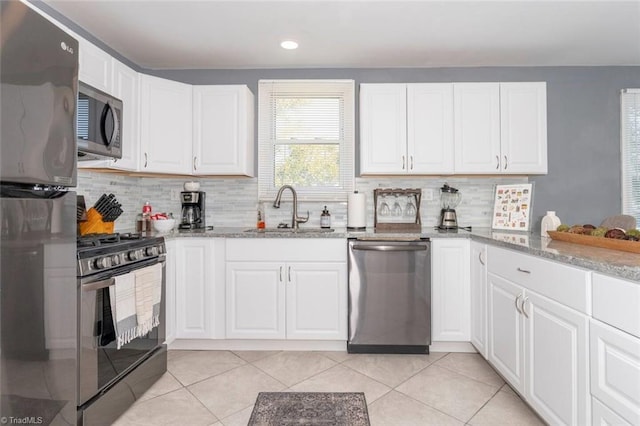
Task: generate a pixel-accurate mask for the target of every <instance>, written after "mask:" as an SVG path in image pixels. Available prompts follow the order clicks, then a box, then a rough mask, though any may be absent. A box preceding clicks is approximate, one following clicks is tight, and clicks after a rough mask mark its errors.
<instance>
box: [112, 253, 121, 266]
mask: <svg viewBox="0 0 640 426" xmlns="http://www.w3.org/2000/svg"><path fill="white" fill-rule="evenodd" d="M111 264H112V265H113V266H118V265H119V264H120V256H118V255H117V254H116V255H114V256H113V257H112V258H111Z"/></svg>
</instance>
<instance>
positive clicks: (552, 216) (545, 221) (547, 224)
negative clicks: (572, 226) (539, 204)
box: [540, 211, 562, 237]
mask: <svg viewBox="0 0 640 426" xmlns="http://www.w3.org/2000/svg"><path fill="white" fill-rule="evenodd" d="M561 223H562V222H561V221H560V218H559V217H558V216H556V212H554V211H548V212H547V215H546V216H545V217H543V218H542V224H541V226H540V235H541V236H543V237H548V236H549V234H547V231H555V230H556V229H557V228H558V226H560V224H561Z"/></svg>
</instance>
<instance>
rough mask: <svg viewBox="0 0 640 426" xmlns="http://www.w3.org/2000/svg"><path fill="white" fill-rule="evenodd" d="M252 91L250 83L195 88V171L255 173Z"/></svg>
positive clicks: (251, 174) (233, 173)
mask: <svg viewBox="0 0 640 426" xmlns="http://www.w3.org/2000/svg"><path fill="white" fill-rule="evenodd" d="M253 104H254V102H253V94H252V93H251V92H250V91H249V89H248V88H247V86H243V85H229V86H195V87H194V88H193V172H194V173H195V174H205V175H215V174H220V175H245V176H254V167H253V151H254V147H253V145H254V143H253V141H254V139H253Z"/></svg>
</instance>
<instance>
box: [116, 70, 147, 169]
mask: <svg viewBox="0 0 640 426" xmlns="http://www.w3.org/2000/svg"><path fill="white" fill-rule="evenodd" d="M112 87H113V95H114V96H115V97H116V98H118V99H120V100H121V101H122V105H123V112H122V114H123V117H122V158H120V159H118V160H115V161H114V162H113V163H112V164H111V166H110V167H111V168H114V169H120V170H132V171H136V170H138V166H139V154H140V102H139V100H140V91H139V88H140V85H139V76H138V73H137V72H136V71H134V70H132V69H131V68H129V67H128V66H126V65H124V64H123V63H121V62H119V61H117V60H116V59H113V86H112Z"/></svg>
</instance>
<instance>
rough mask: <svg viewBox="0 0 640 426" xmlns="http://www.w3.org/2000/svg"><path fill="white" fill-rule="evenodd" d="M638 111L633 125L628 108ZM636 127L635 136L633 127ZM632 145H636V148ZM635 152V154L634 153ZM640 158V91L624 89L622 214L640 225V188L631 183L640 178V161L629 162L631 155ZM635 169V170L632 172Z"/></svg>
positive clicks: (621, 149) (621, 119)
mask: <svg viewBox="0 0 640 426" xmlns="http://www.w3.org/2000/svg"><path fill="white" fill-rule="evenodd" d="M631 104H633V105H634V106H633V107H631V108H635V111H636V117H635V120H636V123H635V124H632V123H631V121H630V120H629V117H628V116H627V111H626V109H627V106H628V105H631ZM633 126H635V132H636V134H635V135H632V134H631V133H632V130H631V127H633ZM631 145H635V148H634V147H632V146H631ZM633 151H635V152H633ZM632 154H633V155H635V156H637V158H640V89H623V90H622V91H621V92H620V171H621V176H620V178H621V179H620V192H621V201H622V213H623V214H626V215H630V216H633V217H635V218H636V221H637V222H638V224H640V186H639V187H637V188H635V191H634V187H633V183H632V182H631V181H632V179H633V177H632V176H633V175H636V176H640V161H637V162H635V163H634V162H632V161H627V159H628V158H629V157H630V155H632ZM630 168H634V169H635V170H631V169H630Z"/></svg>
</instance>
